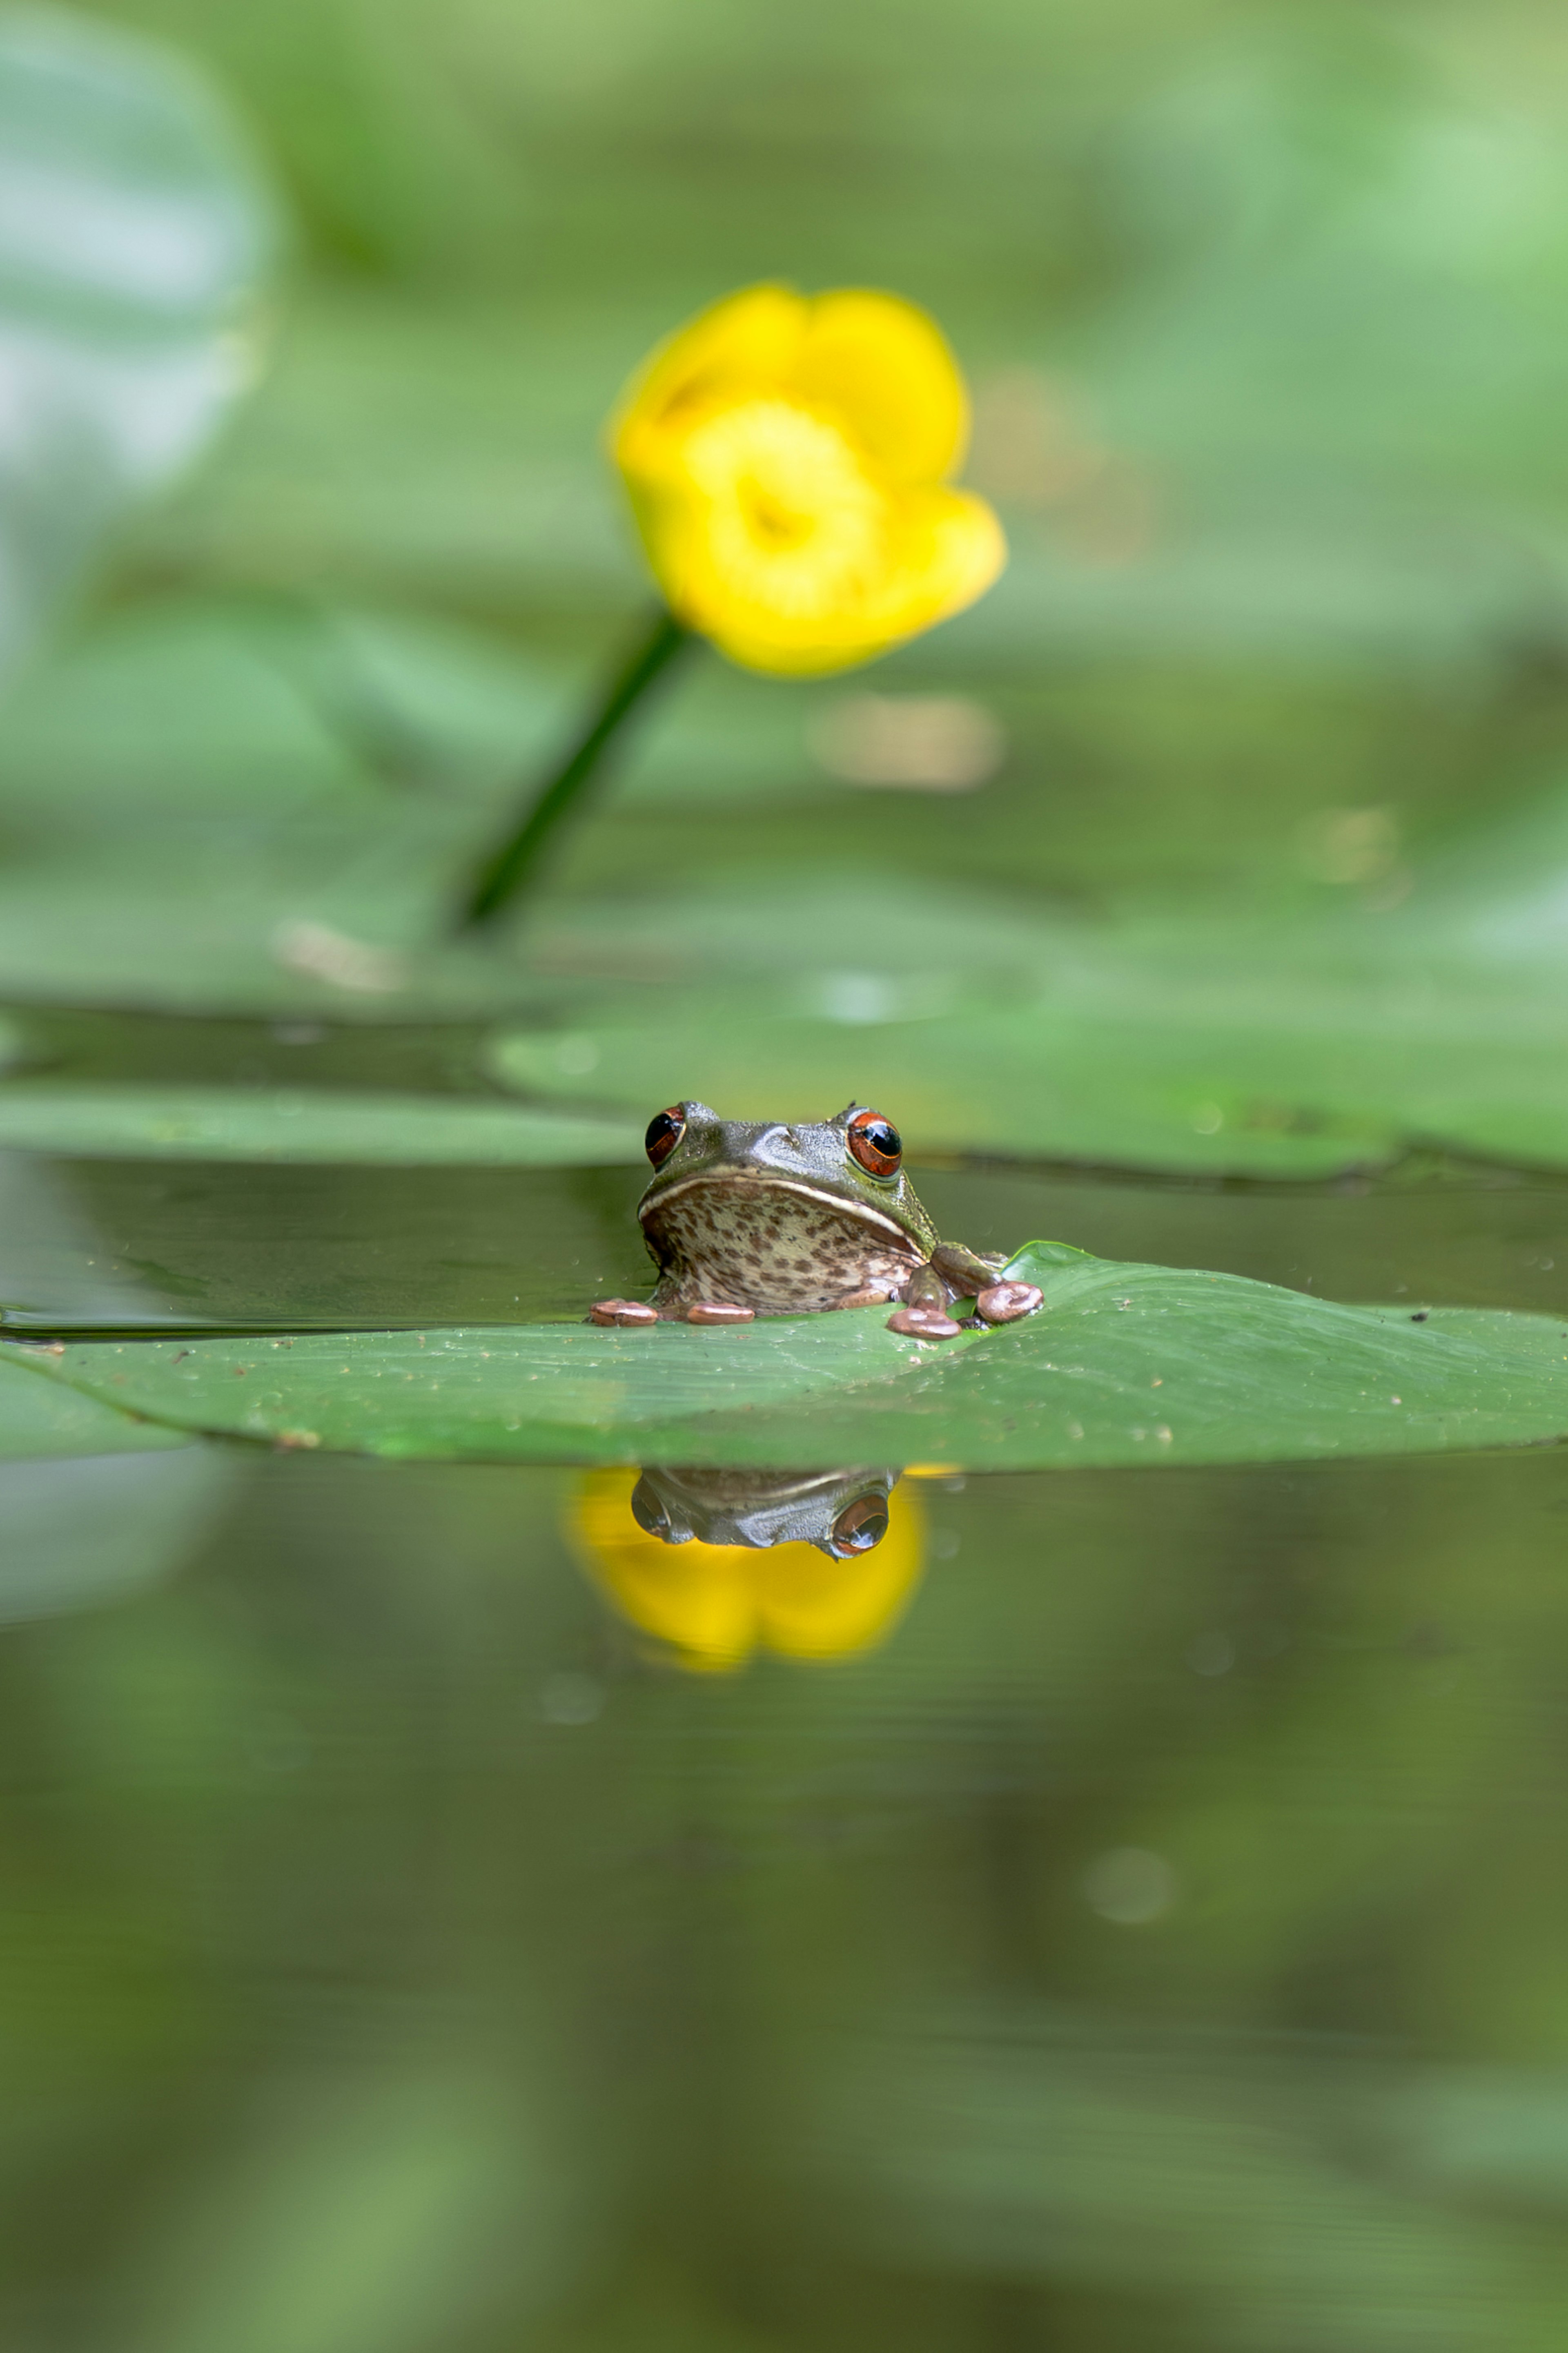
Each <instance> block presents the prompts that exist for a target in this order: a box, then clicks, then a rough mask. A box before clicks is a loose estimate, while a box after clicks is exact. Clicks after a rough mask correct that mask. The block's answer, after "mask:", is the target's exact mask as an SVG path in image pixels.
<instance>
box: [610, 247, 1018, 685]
mask: <svg viewBox="0 0 1568 2353" xmlns="http://www.w3.org/2000/svg"><path fill="white" fill-rule="evenodd" d="M968 435H969V402H968V397H967V395H966V393H965V390H964V385H963V377H962V375H960V374H959V370H958V364H957V362H956V361H955V360H954V358H953V356H952V352H951V351H950V350H949V348H948V345H947V343H946V342H945V340H944V338H943V336H942V332H941V331H940V329H939V328H938V327H937V325H936V323H935V322H934V321H933V320H931V319H930V318H928V317H927V315H926V313H925V312H924V311H920V310H917V309H916V308H915V306H914V304H913V303H911V302H904V301H900V300H899V298H898V297H897V296H896V295H892V294H879V293H870V292H859V291H856V290H841V291H839V292H837V293H830V294H818V295H816V296H812V297H807V296H805V295H802V294H797V293H796V292H795V290H793V288H791V287H787V286H767V285H764V286H752V287H748V288H746V289H745V290H743V291H742V292H741V293H738V294H731V295H730V296H729V297H728V298H727V299H726V300H725V301H721V302H718V303H715V304H714V306H713V308H712V309H711V310H709V311H703V312H702V314H701V315H700V317H699V318H697V319H694V320H692V321H691V322H689V325H687V326H685V327H682V328H681V329H679V332H677V333H676V334H674V335H672V336H671V337H670V338H669V340H668V343H664V344H663V345H661V347H660V348H659V349H658V351H657V352H656V353H654V354H653V356H652V358H651V359H650V360H649V361H648V362H647V365H646V366H645V367H644V369H643V370H642V372H641V373H640V375H638V376H637V377H636V378H635V379H634V381H633V383H632V385H630V387H629V388H628V391H627V393H626V396H625V398H624V401H623V404H622V406H621V408H620V411H619V413H618V415H617V416H616V418H615V420H614V424H613V427H612V440H611V446H612V449H613V452H614V455H615V459H616V464H617V465H618V466H619V467H620V469H621V471H622V473H623V474H624V476H625V477H626V486H627V489H628V490H629V491H630V493H631V499H632V505H633V509H634V511H635V512H636V515H637V524H638V528H639V529H640V531H641V533H642V537H643V543H644V546H645V547H646V549H647V556H648V561H649V563H650V564H651V565H652V566H653V570H654V573H655V575H656V576H657V578H658V583H659V586H661V587H662V589H663V590H664V593H665V596H666V597H667V598H668V602H669V606H670V609H671V610H672V612H673V613H674V614H675V615H676V617H677V618H678V619H679V620H681V621H683V622H685V623H686V625H687V626H688V627H689V628H693V629H696V630H699V631H700V633H701V634H702V635H703V636H704V637H707V638H711V639H712V641H713V643H714V644H715V645H717V646H718V647H719V648H720V649H721V650H722V651H723V652H724V653H727V654H729V655H730V656H731V659H734V660H735V661H738V662H742V663H744V664H745V665H746V666H747V667H748V668H749V669H752V670H770V671H776V672H782V673H789V674H795V675H805V674H807V673H811V672H816V671H825V670H845V669H847V668H848V667H849V666H850V665H851V664H852V663H855V662H862V661H868V660H869V659H871V657H872V656H873V655H875V654H879V653H884V652H886V650H887V649H888V648H889V647H890V646H894V645H898V644H899V643H900V642H901V641H902V640H903V639H904V638H910V637H913V636H915V635H916V634H917V633H918V632H919V631H920V630H921V629H928V628H931V626H932V624H933V623H935V622H937V621H942V620H945V619H946V618H947V617H948V616H949V615H950V614H952V613H956V612H959V611H961V610H962V609H963V607H964V606H965V605H970V604H973V601H974V599H975V598H976V597H977V596H980V595H982V594H983V592H984V590H985V589H987V588H988V587H989V586H991V583H992V582H993V581H994V579H995V577H996V575H997V574H998V573H999V572H1000V571H1001V569H1002V566H1003V565H1004V564H1005V561H1006V545H1005V541H1004V540H1003V536H1002V527H1001V525H1000V524H999V523H998V522H997V520H996V518H995V516H994V513H993V512H992V511H991V509H990V507H989V506H987V505H986V503H985V501H984V499H981V498H978V497H976V496H975V495H974V494H973V492H972V491H960V490H955V489H953V488H952V485H951V482H950V480H949V477H950V476H951V475H952V473H953V472H954V471H955V470H956V469H957V468H958V466H959V464H960V463H961V461H962V459H963V453H964V448H965V445H966V443H967V440H968Z"/></svg>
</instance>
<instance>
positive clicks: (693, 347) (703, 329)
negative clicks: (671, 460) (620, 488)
mask: <svg viewBox="0 0 1568 2353" xmlns="http://www.w3.org/2000/svg"><path fill="white" fill-rule="evenodd" d="M807 310H808V305H807V303H806V301H805V298H804V296H802V295H799V294H797V293H796V292H795V290H794V288H793V287H789V286H770V285H763V286H747V287H744V288H742V290H741V292H740V293H738V294H727V295H726V296H725V297H724V299H723V301H721V302H715V303H713V304H712V305H711V306H710V308H709V309H708V310H706V311H699V313H698V315H697V317H696V318H695V319H689V320H688V322H687V323H686V324H685V326H684V327H678V328H677V329H676V331H675V332H674V334H672V335H669V336H667V337H666V339H665V341H664V342H663V343H660V344H659V345H658V348H657V349H656V350H655V351H654V353H652V354H651V356H650V357H649V358H648V359H647V361H646V362H645V364H644V365H643V366H642V367H641V368H640V369H639V370H638V372H637V375H635V376H634V377H633V378H632V381H631V383H630V384H629V385H627V386H626V392H625V393H624V395H623V396H622V398H621V403H620V406H619V407H618V408H617V409H616V414H615V416H614V417H613V418H612V419H611V425H610V450H611V454H612V456H613V457H614V459H615V460H616V464H617V465H618V466H620V467H622V468H623V469H625V470H628V471H630V472H632V473H640V472H643V471H644V470H655V471H657V470H658V468H659V466H660V463H661V460H662V459H663V458H664V457H665V455H666V445H667V441H668V435H669V434H670V432H671V431H672V430H673V431H676V432H680V431H684V429H685V427H687V425H688V424H689V421H690V416H691V412H692V410H693V409H694V408H697V407H700V406H704V405H706V404H707V403H708V402H710V401H711V400H713V399H715V398H717V397H720V396H723V395H724V394H725V393H728V394H729V395H730V396H731V397H732V396H734V395H735V394H736V393H742V392H745V391H748V390H752V389H754V388H755V387H757V386H759V385H774V384H777V383H778V382H779V381H780V380H781V379H782V378H783V377H784V375H786V374H787V373H788V371H789V369H790V368H791V366H792V365H793V364H794V363H795V359H796V357H797V355H798V353H799V351H800V346H801V342H802V339H803V337H804V335H805V322H806V316H807Z"/></svg>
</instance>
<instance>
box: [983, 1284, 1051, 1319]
mask: <svg viewBox="0 0 1568 2353" xmlns="http://www.w3.org/2000/svg"><path fill="white" fill-rule="evenodd" d="M1044 1295H1045V1294H1044V1293H1042V1291H1041V1290H1040V1287H1039V1285H1038V1284H1037V1283H1034V1282H992V1283H988V1284H987V1285H986V1287H985V1289H984V1291H982V1292H979V1293H976V1295H975V1301H974V1312H975V1314H976V1315H978V1316H979V1318H980V1320H981V1322H982V1323H983V1324H1016V1323H1017V1321H1018V1319H1019V1317H1020V1316H1022V1315H1032V1314H1034V1313H1035V1310H1036V1309H1037V1307H1038V1306H1039V1304H1040V1303H1041V1300H1042V1299H1043V1297H1044Z"/></svg>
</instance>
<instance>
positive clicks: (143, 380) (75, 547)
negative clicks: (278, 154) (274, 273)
mask: <svg viewBox="0 0 1568 2353" xmlns="http://www.w3.org/2000/svg"><path fill="white" fill-rule="evenodd" d="M0 224H3V226H0V355H3V358H4V364H5V377H6V385H7V392H6V400H5V409H4V413H3V415H0V668H8V667H10V666H12V665H14V664H15V662H16V659H17V658H18V657H19V656H20V655H21V654H22V653H23V652H24V651H25V650H26V648H27V646H28V645H29V644H30V642H31V640H32V639H33V638H34V637H35V635H36V634H37V630H38V629H39V628H40V627H41V625H42V624H43V622H44V621H45V619H46V618H47V615H48V613H49V611H50V610H51V608H52V607H54V605H55V604H56V603H57V602H58V599H59V597H60V596H61V595H62V593H63V592H64V591H65V590H66V589H68V587H69V586H71V585H72V583H73V582H74V581H75V580H76V579H77V577H78V576H79V574H80V573H81V572H82V570H83V569H84V567H85V566H86V565H87V564H88V563H89V560H90V559H91V557H92V556H93V555H94V554H95V553H96V552H97V549H98V547H99V545H100V542H101V541H102V539H103V537H104V535H105V533H107V532H108V531H109V530H110V528H111V527H112V526H113V525H114V524H115V523H116V522H118V520H119V519H120V517H121V513H122V512H124V511H125V510H126V509H127V508H129V507H131V506H132V505H134V504H135V503H136V502H137V501H140V500H142V499H144V498H145V497H147V496H148V495H149V494H150V493H151V492H153V491H157V490H159V489H161V488H163V485H164V484H165V483H167V482H169V481H170V480H173V478H174V476H175V475H176V474H178V473H179V471H180V470H181V469H182V468H183V467H184V466H185V465H186V464H187V463H188V462H189V460H190V459H192V458H193V457H194V456H195V454H196V452H197V451H198V450H199V449H200V448H202V447H203V446H204V444H205V442H206V440H207V439H208V438H209V437H210V435H211V433H212V431H213V429H214V427H216V424H217V422H218V420H219V418H220V417H222V415H223V413H224V411H225V410H226V408H227V406H229V404H230V403H231V402H232V400H233V399H234V397H235V396H236V395H237V393H238V392H239V391H240V390H241V389H242V388H243V387H244V386H245V385H246V384H247V382H248V381H249V379H250V377H251V376H252V375H254V373H255V369H256V365H257V357H258V315H257V309H258V292H259V290H260V286H261V283H262V281H263V279H264V277H265V275H266V272H267V269H268V264H269V262H270V260H271V258H272V251H273V247H274V244H275V242H276V229H275V224H274V221H273V218H272V215H271V212H270V209H269V206H268V200H267V197H266V195H265V194H264V192H263V190H262V188H261V186H260V184H259V182H258V178H257V174H256V170H255V167H254V165H253V164H252V162H251V160H250V158H249V156H248V155H247V153H246V151H245V149H244V148H243V146H242V144H241V142H240V140H239V136H238V133H237V130H236V127H235V126H234V124H233V123H232V121H230V120H229V117H228V115H227V113H226V111H225V110H224V109H223V107H222V106H221V105H220V104H219V102H218V100H216V97H215V96H214V94H213V93H212V91H211V90H209V89H208V88H207V86H206V84H205V82H204V81H203V80H201V79H199V78H198V76H197V75H196V74H195V72H194V70H193V69H191V68H189V67H188V66H186V65H184V63H182V62H181V61H180V60H179V59H177V58H174V57H173V56H171V55H169V54H168V53H166V52H165V51H163V50H162V49H160V48H156V47H153V46H151V45H149V44H146V43H143V42H142V41H141V40H139V39H135V38H133V37H130V36H128V35H125V34H121V33H114V32H110V31H109V30H108V29H106V28H105V27H103V26H97V25H94V24H92V23H91V22H90V21H89V20H88V19H86V18H81V17H76V16H68V15H67V14H65V13H64V12H58V13H57V12H55V11H53V10H49V9H43V8H38V9H31V8H29V9H24V10H15V11H7V12H6V13H5V16H3V17H0Z"/></svg>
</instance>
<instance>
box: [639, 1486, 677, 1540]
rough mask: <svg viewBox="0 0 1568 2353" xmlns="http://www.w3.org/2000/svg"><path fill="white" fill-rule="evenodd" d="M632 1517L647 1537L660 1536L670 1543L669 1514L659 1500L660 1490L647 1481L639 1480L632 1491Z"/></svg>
mask: <svg viewBox="0 0 1568 2353" xmlns="http://www.w3.org/2000/svg"><path fill="white" fill-rule="evenodd" d="M632 1517H633V1519H634V1520H635V1521H636V1522H637V1525H638V1527H639V1528H641V1530H642V1532H643V1534H644V1535H649V1536H660V1537H662V1538H663V1540H664V1542H665V1543H666V1544H668V1543H669V1541H670V1525H669V1514H668V1512H667V1511H666V1510H665V1508H664V1505H663V1504H661V1503H660V1501H659V1499H658V1489H657V1488H655V1487H652V1486H650V1485H649V1483H648V1482H647V1480H646V1479H639V1480H638V1481H637V1485H636V1486H635V1487H634V1488H633V1489H632Z"/></svg>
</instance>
